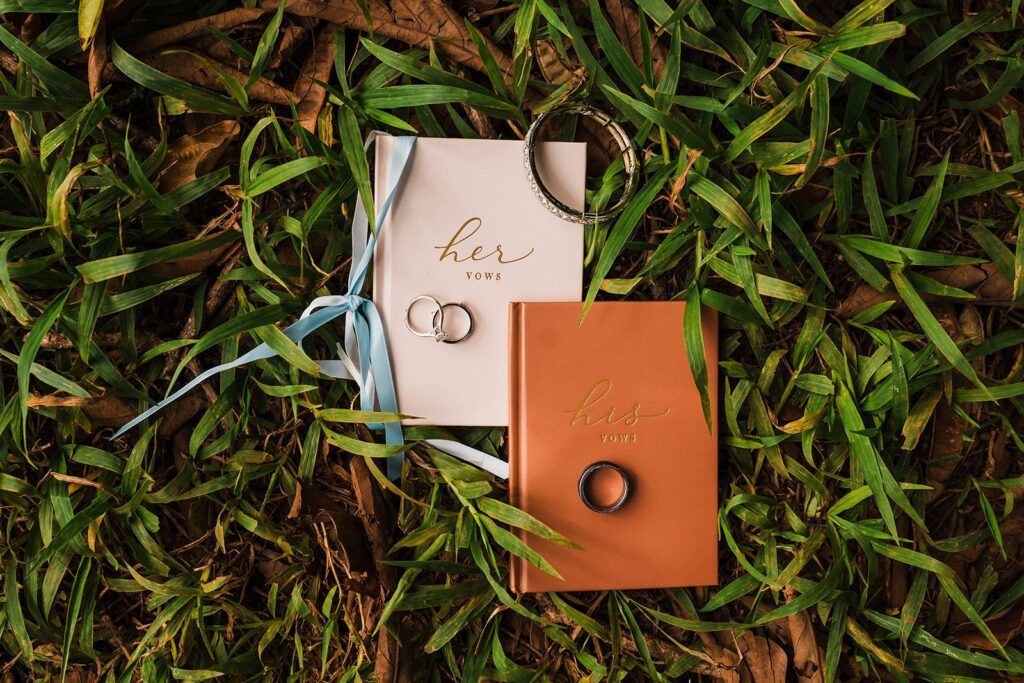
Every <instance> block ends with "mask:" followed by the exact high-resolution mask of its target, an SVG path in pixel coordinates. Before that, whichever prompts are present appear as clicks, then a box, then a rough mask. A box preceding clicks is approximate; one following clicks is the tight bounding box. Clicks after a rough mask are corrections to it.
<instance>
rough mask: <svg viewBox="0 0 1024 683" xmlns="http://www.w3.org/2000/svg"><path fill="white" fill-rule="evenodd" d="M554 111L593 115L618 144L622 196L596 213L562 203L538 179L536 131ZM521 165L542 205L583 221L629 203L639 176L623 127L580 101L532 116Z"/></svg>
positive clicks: (568, 218) (608, 214)
mask: <svg viewBox="0 0 1024 683" xmlns="http://www.w3.org/2000/svg"><path fill="white" fill-rule="evenodd" d="M558 114H578V115H580V116H587V117H589V118H592V119H594V120H595V121H597V122H598V123H600V124H601V125H602V126H604V127H605V129H607V130H608V132H609V133H611V136H612V139H613V140H615V144H616V145H617V146H618V148H619V152H621V153H622V163H623V166H624V167H625V170H626V184H625V185H624V186H623V188H622V196H621V197H619V201H617V202H615V204H614V205H612V206H610V207H608V208H607V209H605V210H604V211H602V212H601V213H600V214H598V213H590V212H586V211H577V210H575V209H573V208H572V207H569V206H566V205H565V204H564V203H563V202H561V201H560V200H559V199H558V198H557V197H555V196H554V195H553V194H551V191H550V190H548V188H546V187H544V183H543V182H542V181H541V179H540V174H539V173H538V171H537V155H536V152H537V134H538V133H539V132H540V129H541V128H542V127H543V125H544V122H545V121H546V120H547V119H548V117H550V116H552V115H558ZM523 167H524V168H525V170H526V176H527V178H528V179H529V181H530V189H531V190H533V193H534V194H535V195H537V198H538V199H539V200H540V203H541V204H543V205H544V208H546V209H547V210H548V211H550V212H551V213H553V214H555V215H556V216H558V217H559V218H561V219H562V220H566V221H570V222H572V223H584V224H586V223H596V222H597V221H598V219H604V218H611V217H612V216H615V215H616V214H618V213H619V212H620V211H622V209H623V208H625V206H626V204H628V203H629V200H630V199H632V198H633V194H634V193H635V192H636V187H637V180H638V179H639V176H640V162H639V160H638V158H637V155H636V149H635V148H634V147H633V142H632V141H631V140H630V139H629V136H628V135H626V131H624V130H623V129H622V126H620V125H619V124H617V123H616V122H615V121H613V120H612V117H610V116H608V114H605V113H604V112H603V111H601V110H599V109H594V108H593V107H588V106H581V105H569V106H564V107H558V108H555V109H551V110H548V111H546V112H544V113H543V114H541V115H540V116H538V117H537V118H536V119H535V120H534V122H533V124H531V125H530V128H529V130H527V131H526V138H525V139H524V140H523Z"/></svg>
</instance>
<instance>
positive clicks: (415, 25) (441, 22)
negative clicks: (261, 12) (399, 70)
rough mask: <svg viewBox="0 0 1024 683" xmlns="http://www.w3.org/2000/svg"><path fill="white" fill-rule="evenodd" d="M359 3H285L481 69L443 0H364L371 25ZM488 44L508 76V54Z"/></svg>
mask: <svg viewBox="0 0 1024 683" xmlns="http://www.w3.org/2000/svg"><path fill="white" fill-rule="evenodd" d="M360 4H361V3H360V2H357V1H356V0H336V1H331V2H320V1H318V0H294V1H293V2H289V3H288V5H287V10H286V11H288V12H289V13H291V14H295V15H297V16H304V17H313V18H316V19H323V20H325V21H328V22H330V23H332V24H338V25H339V26H345V27H347V28H351V29H355V30H357V31H371V30H372V31H373V33H376V34H377V35H382V36H386V37H388V38H397V39H398V40H401V41H403V42H406V43H408V44H409V45H414V46H416V47H422V48H430V47H431V46H433V47H434V48H435V49H436V50H437V51H438V52H440V53H441V54H443V55H444V56H446V57H448V58H449V59H452V60H454V61H456V62H458V63H459V64H462V65H464V66H468V67H470V68H471V69H475V70H476V71H483V61H482V60H481V59H480V55H479V54H478V53H477V51H476V45H475V44H474V43H473V39H472V37H471V36H470V35H469V31H468V30H467V29H466V25H465V23H464V21H463V19H462V17H461V16H460V15H459V14H458V13H457V12H456V11H455V10H454V9H452V8H451V7H450V6H449V5H448V4H447V3H445V2H443V1H442V0H408V1H407V2H401V3H391V2H385V1H384V0H367V1H366V3H365V4H366V6H367V7H368V9H369V12H370V16H371V18H372V19H373V26H372V27H371V26H370V25H369V24H368V23H367V22H366V17H365V16H363V10H362V9H361V8H360V6H359V5H360ZM277 6H278V1H277V0H270V2H268V3H265V4H264V5H263V8H264V9H265V10H271V9H277ZM485 40H486V38H485ZM487 46H488V48H490V50H491V52H492V53H493V54H494V59H495V61H496V62H497V64H498V68H499V69H501V71H502V72H503V73H504V74H506V78H507V77H508V75H509V74H510V73H511V71H512V60H511V58H509V56H508V55H507V54H505V52H504V51H502V50H501V49H499V48H497V47H496V46H494V45H493V44H491V43H490V41H487Z"/></svg>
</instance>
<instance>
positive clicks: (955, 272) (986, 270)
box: [836, 263, 1013, 318]
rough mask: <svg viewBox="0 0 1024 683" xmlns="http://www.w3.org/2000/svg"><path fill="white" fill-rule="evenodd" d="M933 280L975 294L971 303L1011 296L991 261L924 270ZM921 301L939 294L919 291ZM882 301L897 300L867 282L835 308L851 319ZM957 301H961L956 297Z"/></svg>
mask: <svg viewBox="0 0 1024 683" xmlns="http://www.w3.org/2000/svg"><path fill="white" fill-rule="evenodd" d="M924 274H925V275H927V276H928V277H930V278H932V279H933V280H935V281H936V282H939V283H941V284H944V285H947V286H949V287H957V288H959V289H963V290H966V291H968V292H971V293H972V294H974V296H975V297H976V298H975V299H972V300H971V303H973V304H976V305H980V306H1009V305H1010V303H1011V301H1012V298H1013V289H1012V287H1011V284H1010V283H1009V282H1007V280H1006V278H1005V277H1003V274H1002V273H1000V272H999V268H998V267H997V266H996V265H995V264H994V263H983V264H981V265H977V266H973V265H970V266H950V267H948V268H940V269H938V270H932V271H929V272H926V273H924ZM920 294H921V298H922V299H924V300H925V301H937V300H941V299H940V298H939V297H936V296H933V295H930V294H926V293H925V292H920ZM884 301H896V302H897V304H899V303H901V302H900V299H899V297H898V296H897V295H896V293H895V292H893V291H892V290H891V289H890V290H889V291H887V292H886V293H884V294H882V293H879V292H878V290H876V289H875V288H874V287H872V286H871V285H867V284H863V285H860V286H859V287H857V289H855V290H854V291H853V293H852V294H850V295H849V296H848V297H846V299H845V300H844V301H843V302H842V303H841V304H840V305H839V308H837V309H836V315H838V316H839V317H841V318H851V317H853V316H855V315H857V314H858V313H860V312H861V311H863V310H864V309H866V308H869V307H871V306H874V305H876V304H880V303H882V302H884ZM957 301H961V300H959V299H958V300H957Z"/></svg>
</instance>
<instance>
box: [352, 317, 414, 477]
mask: <svg viewBox="0 0 1024 683" xmlns="http://www.w3.org/2000/svg"><path fill="white" fill-rule="evenodd" d="M360 313H361V314H362V316H361V318H357V320H360V319H362V320H363V321H365V324H366V333H367V334H366V336H367V337H368V342H369V344H368V345H367V346H363V345H362V344H361V345H360V348H363V349H367V351H368V354H367V356H368V360H369V366H370V369H371V371H370V372H365V371H364V372H365V374H364V376H363V378H364V381H366V383H367V384H369V378H371V377H372V378H373V390H370V391H364V392H363V393H362V394H360V397H361V399H365V403H364V404H363V405H364V406H367V407H366V408H364V409H369V410H372V409H373V408H372V406H373V403H374V400H376V403H377V404H378V405H379V406H380V410H381V411H383V412H386V413H397V412H398V395H397V393H396V391H395V381H394V377H393V376H392V374H391V359H390V358H389V357H388V346H387V343H386V342H385V341H384V326H383V325H382V324H381V320H380V314H379V313H377V307H376V306H374V305H373V302H372V301H365V302H364V303H363V305H362V306H361V307H360ZM357 325H358V323H357ZM360 342H362V340H360ZM364 368H365V365H364ZM383 427H384V441H385V442H386V443H388V444H391V445H401V444H403V443H405V437H404V435H403V434H402V425H401V423H400V422H385V423H384V425H383ZM403 459H404V456H402V455H401V454H399V455H394V456H391V457H390V458H388V461H387V472H388V477H389V478H390V479H397V478H398V477H400V476H401V474H402V461H403Z"/></svg>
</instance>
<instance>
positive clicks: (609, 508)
mask: <svg viewBox="0 0 1024 683" xmlns="http://www.w3.org/2000/svg"><path fill="white" fill-rule="evenodd" d="M604 469H609V470H612V471H613V472H615V473H617V474H618V475H619V477H621V478H622V495H620V496H619V499H618V500H616V501H615V502H614V503H612V504H610V505H598V504H597V503H595V502H594V501H592V500H591V499H590V494H589V493H588V492H587V482H588V481H589V480H590V477H592V476H593V475H594V473H595V472H597V471H598V470H604ZM579 494H580V500H582V501H583V504H584V505H586V506H587V507H588V508H590V509H591V510H593V511H594V512H615V511H616V510H618V509H619V508H621V507H622V506H623V505H625V504H626V499H628V498H629V477H628V476H627V475H626V471H625V470H624V469H622V468H621V467H619V466H618V465H616V464H615V463H613V462H608V461H607V460H601V461H599V462H595V463H591V464H590V465H587V468H586V469H585V470H583V474H581V475H580V483H579Z"/></svg>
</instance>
